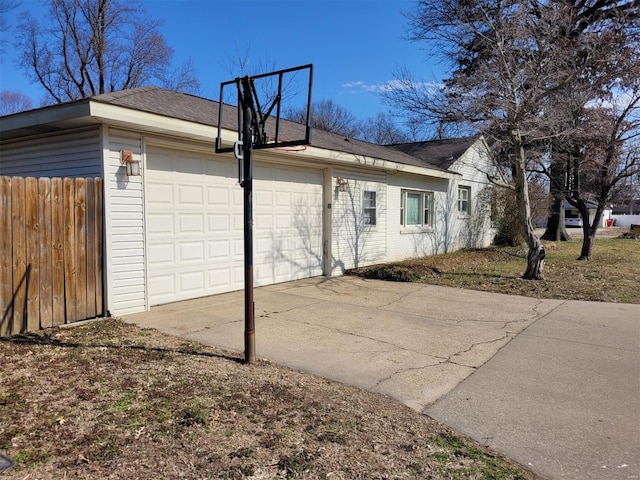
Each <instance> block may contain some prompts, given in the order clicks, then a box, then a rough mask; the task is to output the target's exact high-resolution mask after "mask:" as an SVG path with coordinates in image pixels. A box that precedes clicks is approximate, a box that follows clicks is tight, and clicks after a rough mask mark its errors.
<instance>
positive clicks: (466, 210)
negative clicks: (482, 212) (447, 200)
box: [458, 187, 471, 215]
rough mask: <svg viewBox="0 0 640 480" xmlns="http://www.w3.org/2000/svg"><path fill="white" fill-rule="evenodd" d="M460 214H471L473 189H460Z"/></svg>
mask: <svg viewBox="0 0 640 480" xmlns="http://www.w3.org/2000/svg"><path fill="white" fill-rule="evenodd" d="M458 213H463V214H465V215H470V214H471V188H470V187H458Z"/></svg>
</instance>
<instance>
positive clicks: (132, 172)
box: [120, 150, 140, 177]
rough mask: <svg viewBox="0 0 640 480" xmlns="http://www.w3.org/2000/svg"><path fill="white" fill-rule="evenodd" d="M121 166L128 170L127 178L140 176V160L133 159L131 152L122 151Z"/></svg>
mask: <svg viewBox="0 0 640 480" xmlns="http://www.w3.org/2000/svg"><path fill="white" fill-rule="evenodd" d="M120 164H121V165H124V166H125V167H126V169H127V177H139V176H140V160H134V159H133V152H132V151H131V150H120Z"/></svg>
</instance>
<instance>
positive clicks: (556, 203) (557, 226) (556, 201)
mask: <svg viewBox="0 0 640 480" xmlns="http://www.w3.org/2000/svg"><path fill="white" fill-rule="evenodd" d="M542 240H551V241H552V242H567V241H569V240H571V236H570V235H569V233H568V232H567V228H566V227H565V225H564V195H562V194H560V195H554V196H553V203H552V205H551V212H550V213H549V218H548V219H547V228H546V230H545V231H544V234H543V235H542Z"/></svg>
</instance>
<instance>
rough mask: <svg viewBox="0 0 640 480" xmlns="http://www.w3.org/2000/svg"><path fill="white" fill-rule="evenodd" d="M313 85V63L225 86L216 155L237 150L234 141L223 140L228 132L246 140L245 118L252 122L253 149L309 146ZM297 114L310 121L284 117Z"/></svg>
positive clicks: (241, 140) (225, 84)
mask: <svg viewBox="0 0 640 480" xmlns="http://www.w3.org/2000/svg"><path fill="white" fill-rule="evenodd" d="M312 83H313V65H311V64H309V65H302V66H299V67H293V68H288V69H285V70H277V71H274V72H270V73H264V74H260V75H254V76H245V77H239V78H236V79H234V80H230V81H228V82H223V83H221V84H220V105H219V112H218V134H217V137H216V153H224V152H233V151H234V145H233V142H230V141H229V138H228V137H227V139H226V141H225V139H223V131H224V130H235V131H237V141H240V142H244V141H245V139H244V138H242V137H243V131H244V128H243V127H244V122H245V118H247V119H249V121H250V123H251V128H250V130H251V136H252V138H251V143H252V146H253V149H265V148H278V147H288V146H294V145H308V144H309V143H310V142H311V127H310V121H311V118H310V112H311V88H312ZM293 111H295V112H297V113H298V114H299V113H300V112H303V113H306V115H302V116H303V117H305V119H306V122H305V123H303V124H301V123H297V122H291V121H287V120H285V119H284V118H283V116H284V115H286V114H288V113H290V112H293Z"/></svg>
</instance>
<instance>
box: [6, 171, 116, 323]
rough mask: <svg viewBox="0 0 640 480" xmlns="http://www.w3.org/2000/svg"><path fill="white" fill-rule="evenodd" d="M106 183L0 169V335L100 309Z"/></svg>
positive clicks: (66, 320) (97, 312) (83, 316)
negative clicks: (12, 173)
mask: <svg viewBox="0 0 640 480" xmlns="http://www.w3.org/2000/svg"><path fill="white" fill-rule="evenodd" d="M103 185H104V183H103V181H102V179H91V178H87V179H72V178H65V179H61V178H53V179H48V178H39V179H36V178H31V177H29V178H26V179H25V178H21V177H12V178H9V177H2V176H0V336H8V335H13V334H16V333H21V332H27V331H34V330H38V329H40V328H46V327H51V326H56V325H60V324H63V323H71V322H75V321H78V320H84V319H88V318H94V317H96V316H100V315H102V314H103V312H104V305H103V292H102V288H103V283H104V281H103V265H102V262H103V258H104V253H103V243H104V242H103V221H104V218H103V215H104V211H103V208H104V207H103V188H104V187H103Z"/></svg>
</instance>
